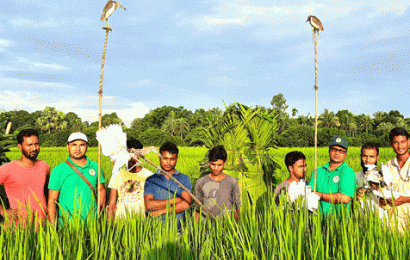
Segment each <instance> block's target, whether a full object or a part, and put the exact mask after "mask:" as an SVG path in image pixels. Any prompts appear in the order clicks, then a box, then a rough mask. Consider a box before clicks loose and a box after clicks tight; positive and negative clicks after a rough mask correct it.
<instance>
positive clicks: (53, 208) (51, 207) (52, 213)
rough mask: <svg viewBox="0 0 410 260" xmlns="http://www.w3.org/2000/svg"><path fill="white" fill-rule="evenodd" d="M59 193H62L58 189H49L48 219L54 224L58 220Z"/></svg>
mask: <svg viewBox="0 0 410 260" xmlns="http://www.w3.org/2000/svg"><path fill="white" fill-rule="evenodd" d="M59 195H60V191H58V190H49V191H48V204H47V209H48V220H49V221H50V222H51V224H54V222H55V221H56V216H57V205H56V202H57V200H58V196H59Z"/></svg>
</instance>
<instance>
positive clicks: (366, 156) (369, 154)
mask: <svg viewBox="0 0 410 260" xmlns="http://www.w3.org/2000/svg"><path fill="white" fill-rule="evenodd" d="M360 156H361V165H362V168H363V169H364V168H365V166H364V165H365V164H374V165H377V160H379V147H378V146H377V145H376V144H374V143H365V144H364V145H363V146H362V149H361V154H360Z"/></svg>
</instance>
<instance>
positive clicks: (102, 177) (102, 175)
mask: <svg viewBox="0 0 410 260" xmlns="http://www.w3.org/2000/svg"><path fill="white" fill-rule="evenodd" d="M100 168H101V178H100V183H105V179H104V174H103V169H102V167H100ZM97 169H98V168H97Z"/></svg>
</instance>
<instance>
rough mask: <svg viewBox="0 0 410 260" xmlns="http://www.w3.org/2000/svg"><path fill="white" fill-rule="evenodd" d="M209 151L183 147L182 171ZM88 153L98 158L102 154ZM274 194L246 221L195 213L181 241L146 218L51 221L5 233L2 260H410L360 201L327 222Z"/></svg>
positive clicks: (384, 156) (46, 155) (51, 157)
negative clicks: (199, 217)
mask: <svg viewBox="0 0 410 260" xmlns="http://www.w3.org/2000/svg"><path fill="white" fill-rule="evenodd" d="M291 150H295V149H289V148H281V149H278V150H277V151H276V153H275V155H276V158H277V161H278V162H279V163H280V164H281V165H282V169H281V170H278V171H277V172H276V173H275V174H277V175H278V179H279V180H282V179H284V178H286V177H287V171H286V169H285V167H284V163H283V158H284V155H285V154H286V153H287V152H289V151H291ZM298 150H301V151H302V152H304V153H305V155H306V156H307V160H308V171H309V172H311V171H312V170H313V163H314V149H313V148H302V149H298ZM205 152H206V149H204V148H181V153H180V157H179V161H178V165H177V167H178V169H179V170H180V171H182V172H184V173H186V174H188V175H189V176H191V177H192V178H196V177H197V176H198V175H199V166H198V165H199V164H198V162H199V161H200V160H201V159H202V158H203V156H204V154H205ZM359 153H360V151H359V149H358V148H354V147H352V148H349V152H348V155H347V159H346V161H347V163H348V164H349V165H350V166H351V167H352V168H353V169H354V170H355V171H358V170H359V168H360V156H359ZM88 154H89V156H90V158H91V159H92V160H96V150H95V149H90V150H89V152H88ZM380 155H381V159H380V161H383V162H386V161H387V160H388V159H391V158H393V156H394V154H393V153H392V151H390V150H389V149H387V148H386V149H381V153H380ZM8 156H9V158H10V159H16V158H18V157H20V153H19V151H18V150H15V149H13V151H12V152H10V153H9V154H8ZM66 156H67V151H66V150H65V149H63V148H42V150H41V153H40V156H39V158H40V159H43V160H45V161H46V162H47V163H49V165H50V166H51V167H52V168H53V167H55V166H56V165H57V164H58V163H60V162H62V161H64V160H65V158H66ZM150 158H151V159H155V155H150ZM327 160H328V155H327V148H320V149H319V156H318V165H324V164H325V163H326V162H327ZM156 162H157V161H156ZM102 166H103V169H104V171H105V173H106V176H107V177H109V176H108V175H109V172H110V170H111V167H112V166H111V165H110V162H109V161H108V159H107V158H104V159H103V164H102ZM107 180H108V179H107ZM272 196H273V195H272V194H270V193H269V194H267V196H266V198H265V200H264V201H263V203H262V204H258V208H256V205H255V204H254V205H253V206H252V207H247V208H245V209H243V210H242V212H241V219H240V221H239V222H238V223H236V222H235V221H233V218H226V219H224V220H218V221H217V222H212V221H210V220H207V221H205V223H196V222H195V221H194V218H193V217H192V212H191V211H190V210H188V212H187V222H186V226H185V229H184V232H183V233H182V235H181V236H180V237H179V238H178V237H177V231H176V225H175V223H174V222H173V221H170V223H171V224H167V223H163V222H162V221H160V220H159V219H157V218H156V219H151V218H144V217H140V216H135V217H133V218H130V219H126V220H120V221H117V222H116V223H112V222H107V220H106V219H105V216H103V217H102V218H101V219H100V221H97V220H93V221H90V222H88V223H77V224H74V225H67V226H64V227H61V228H60V229H56V228H55V227H53V226H51V225H49V224H48V223H46V224H45V225H44V226H42V227H40V228H39V229H38V231H37V232H35V229H34V228H33V227H27V228H26V230H22V229H14V230H7V231H2V232H1V233H0V259H410V251H409V248H410V239H409V238H410V237H409V234H408V233H406V234H404V235H401V234H399V233H398V232H397V231H395V230H391V229H388V228H386V227H385V226H384V225H383V224H382V223H381V221H380V219H379V218H378V216H377V213H376V214H373V213H371V212H368V211H362V210H358V209H359V208H360V207H359V205H358V204H357V202H355V205H354V209H356V210H355V211H354V213H353V214H352V216H351V217H344V216H342V217H341V218H326V219H323V218H322V216H320V215H315V214H311V213H309V212H307V211H306V210H301V211H297V210H293V211H291V210H290V208H291V205H287V204H286V203H285V202H283V204H284V206H285V208H286V210H282V209H281V208H277V207H276V206H272V205H273V201H272ZM171 219H172V218H171ZM167 221H169V220H167Z"/></svg>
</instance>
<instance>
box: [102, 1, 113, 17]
mask: <svg viewBox="0 0 410 260" xmlns="http://www.w3.org/2000/svg"><path fill="white" fill-rule="evenodd" d="M116 7H117V6H116V5H115V2H114V1H108V3H106V4H105V6H104V10H103V13H102V15H101V21H104V20H105V19H107V18H108V17H110V15H112V13H114V11H115V8H116Z"/></svg>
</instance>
